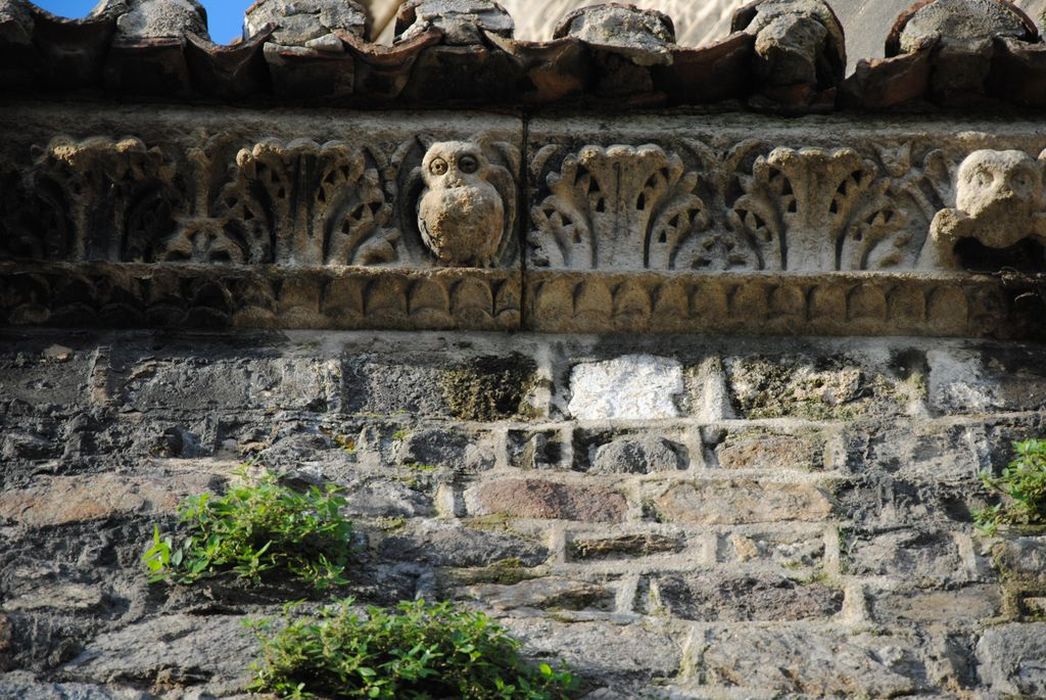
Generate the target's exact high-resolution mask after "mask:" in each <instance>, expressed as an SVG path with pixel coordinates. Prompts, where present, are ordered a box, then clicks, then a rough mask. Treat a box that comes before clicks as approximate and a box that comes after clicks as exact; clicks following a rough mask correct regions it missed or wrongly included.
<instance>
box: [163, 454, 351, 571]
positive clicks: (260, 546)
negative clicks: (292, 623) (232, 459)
mask: <svg viewBox="0 0 1046 700" xmlns="http://www.w3.org/2000/svg"><path fill="white" fill-rule="evenodd" d="M244 474H245V472H244ZM344 505H345V499H344V498H342V497H341V496H339V495H338V494H337V493H336V492H335V489H334V487H327V488H326V489H320V488H318V487H316V486H313V487H310V488H309V490H308V491H305V492H298V491H295V490H293V489H290V488H287V487H285V486H281V485H280V484H279V483H277V480H276V477H275V476H273V475H272V474H270V473H268V472H265V473H263V474H262V476H260V477H259V478H258V479H257V480H255V481H254V482H253V483H250V482H247V483H244V484H241V485H236V486H233V487H232V488H230V489H229V490H228V492H227V493H226V494H225V495H224V496H214V495H213V494H210V493H202V494H199V495H197V496H191V497H189V498H187V499H185V501H183V503H182V505H181V507H180V508H179V511H178V520H179V524H180V526H181V529H183V530H184V531H185V535H184V537H182V538H181V539H180V540H178V541H176V540H175V538H174V537H173V536H171V535H167V536H166V537H163V536H161V534H160V529H159V527H154V528H153V541H152V546H150V547H149V549H148V550H146V552H145V554H144V555H143V556H142V559H143V561H144V563H145V565H146V567H147V568H148V569H149V572H150V576H149V580H150V582H154V583H155V582H160V581H166V582H169V583H170V582H174V583H186V584H188V583H194V582H196V581H199V580H200V579H203V578H207V577H210V576H215V575H217V574H219V573H222V572H226V571H232V572H234V573H236V574H238V575H239V576H240V577H242V578H245V579H247V580H249V581H251V582H255V583H256V582H258V581H260V580H261V579H262V577H263V576H265V575H269V574H274V573H277V572H282V573H285V574H289V575H291V576H293V577H295V578H298V579H301V580H303V581H306V582H308V583H310V584H312V585H313V586H314V587H316V588H318V589H326V588H330V587H332V586H339V585H344V584H345V583H347V581H346V579H345V576H344V574H345V567H346V565H347V564H348V561H349V557H350V555H351V542H350V540H351V537H352V523H351V522H349V521H348V520H346V519H345V518H344V517H343V516H342V515H341V508H342V507H344Z"/></svg>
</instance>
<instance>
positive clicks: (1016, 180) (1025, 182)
mask: <svg viewBox="0 0 1046 700" xmlns="http://www.w3.org/2000/svg"><path fill="white" fill-rule="evenodd" d="M1013 186H1014V188H1015V189H1018V190H1030V189H1031V175H1029V174H1028V173H1017V174H1016V175H1014V176H1013Z"/></svg>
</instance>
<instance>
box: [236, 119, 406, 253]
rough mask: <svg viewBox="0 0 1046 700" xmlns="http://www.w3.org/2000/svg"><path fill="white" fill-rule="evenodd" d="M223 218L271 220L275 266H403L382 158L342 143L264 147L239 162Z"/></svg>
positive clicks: (256, 147) (247, 153) (303, 141)
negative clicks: (395, 263)
mask: <svg viewBox="0 0 1046 700" xmlns="http://www.w3.org/2000/svg"><path fill="white" fill-rule="evenodd" d="M236 165H237V171H236V174H235V176H234V178H233V179H232V181H231V182H230V183H229V184H228V185H227V186H226V187H225V188H224V189H223V191H222V196H221V202H222V206H223V213H226V214H231V215H238V216H239V217H240V218H248V219H249V220H251V221H254V220H256V219H257V217H258V215H259V214H260V215H262V216H263V220H264V221H265V225H266V226H267V227H268V228H269V230H270V236H269V240H270V245H271V246H272V248H273V250H272V252H271V255H272V258H273V260H274V261H275V262H277V263H282V264H299V265H361V264H362V265H367V264H377V263H385V262H392V261H394V260H396V259H397V249H396V241H397V239H398V237H399V233H398V231H396V230H395V229H392V228H390V227H389V226H388V223H389V219H390V213H391V207H390V206H389V204H388V202H387V201H386V195H385V188H384V186H383V178H382V175H381V173H382V170H383V168H382V167H381V164H380V161H379V158H378V156H377V155H376V154H375V151H373V150H372V149H369V148H366V147H354V146H352V145H350V144H347V143H345V142H341V141H330V142H327V143H324V144H318V143H316V142H315V141H311V140H308V139H299V140H295V141H290V142H288V143H284V142H281V141H278V140H275V139H267V140H264V141H260V142H259V143H257V144H255V145H254V146H253V147H251V148H244V149H242V150H240V152H239V153H238V154H237V156H236Z"/></svg>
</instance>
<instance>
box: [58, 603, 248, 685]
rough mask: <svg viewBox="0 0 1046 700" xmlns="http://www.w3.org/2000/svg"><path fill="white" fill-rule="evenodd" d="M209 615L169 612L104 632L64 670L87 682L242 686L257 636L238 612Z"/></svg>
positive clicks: (245, 683) (246, 677)
mask: <svg viewBox="0 0 1046 700" xmlns="http://www.w3.org/2000/svg"><path fill="white" fill-rule="evenodd" d="M205 619H206V624H204V625H201V624H199V623H200V619H199V618H197V617H193V616H191V615H168V616H165V617H158V618H153V619H151V620H147V621H145V622H140V623H137V624H135V625H131V626H129V627H125V628H124V629H122V630H119V631H116V632H110V633H106V634H103V635H100V636H99V637H98V638H96V639H95V640H94V641H93V642H92V643H91V644H90V645H88V647H87V648H86V649H85V650H84V652H83V653H82V654H81V655H80V656H78V657H77V658H76V659H73V660H72V661H71V662H70V663H69V664H68V665H67V666H65V668H64V669H63V673H64V674H66V675H67V676H69V677H71V678H75V679H77V680H83V681H88V682H90V681H94V682H101V683H113V682H116V683H119V682H121V681H123V682H137V683H145V684H148V685H152V686H154V687H158V688H164V687H165V686H167V687H172V686H173V687H178V686H183V685H203V690H205V692H210V693H213V694H231V693H234V692H243V691H244V690H246V686H247V683H248V682H249V681H250V674H249V670H248V667H249V665H250V662H251V660H252V659H253V657H254V655H255V653H256V651H257V642H256V641H255V639H254V637H253V635H252V634H251V633H250V631H248V630H247V629H245V628H244V626H243V622H242V619H241V618H239V617H236V616H225V615H210V616H207V617H206V618H205ZM217 650H220V653H216V652H217Z"/></svg>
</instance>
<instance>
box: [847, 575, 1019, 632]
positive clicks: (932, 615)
mask: <svg viewBox="0 0 1046 700" xmlns="http://www.w3.org/2000/svg"><path fill="white" fill-rule="evenodd" d="M865 598H866V600H867V601H868V607H869V609H870V611H871V615H872V617H873V619H874V620H875V621H876V622H880V623H883V624H891V625H912V624H922V625H930V626H945V625H947V626H950V627H952V628H963V627H967V628H973V627H977V626H978V625H981V624H984V623H986V622H988V621H990V620H991V619H992V618H994V617H996V616H997V615H998V614H999V612H1000V611H1001V610H1002V595H1001V593H1000V590H999V587H998V586H996V585H974V586H966V587H963V588H958V589H956V590H906V589H902V590H896V591H874V592H871V593H869V594H868V595H866V596H865Z"/></svg>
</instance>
